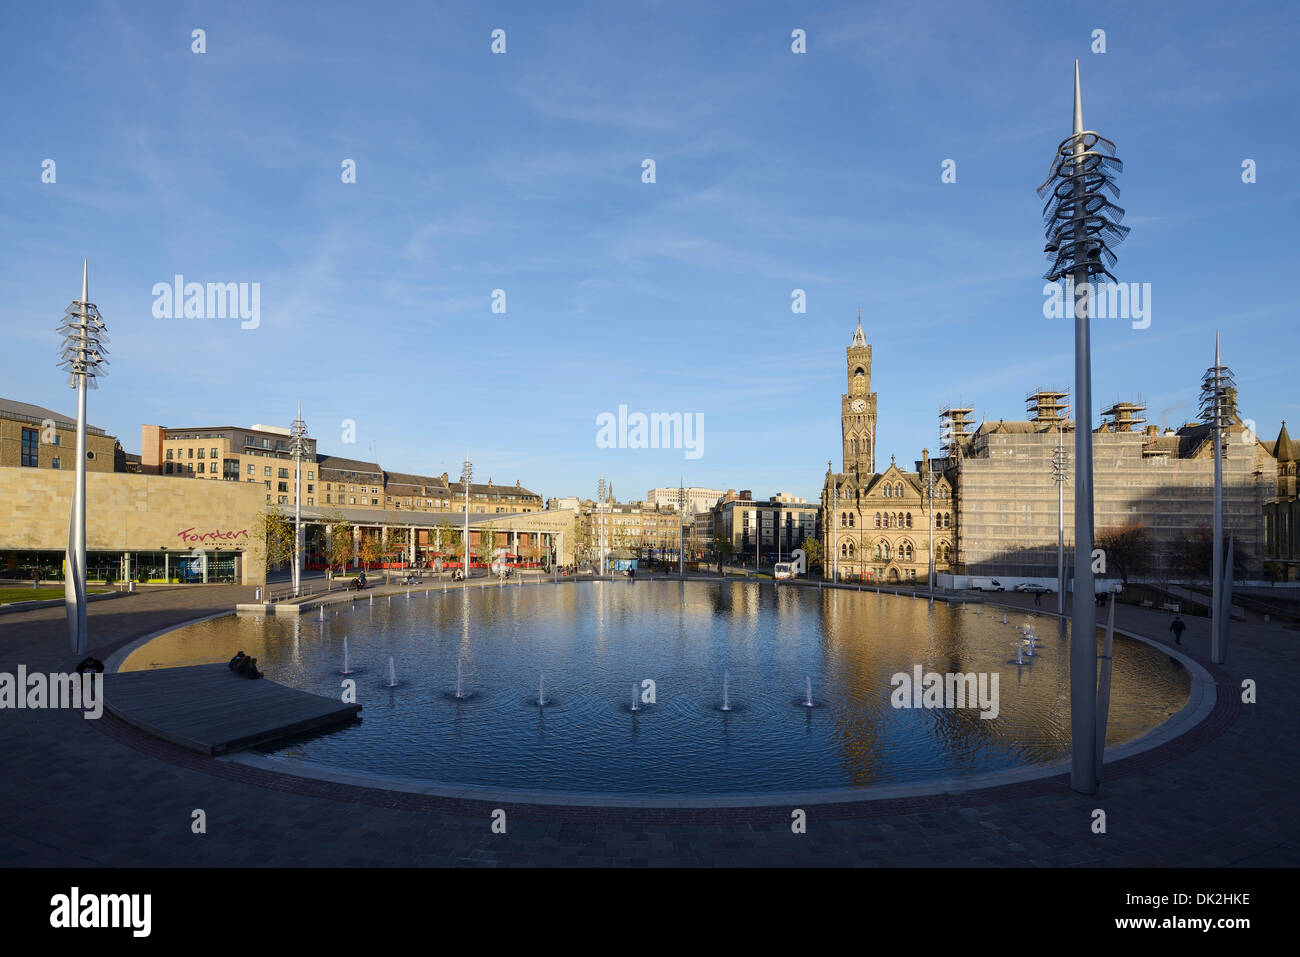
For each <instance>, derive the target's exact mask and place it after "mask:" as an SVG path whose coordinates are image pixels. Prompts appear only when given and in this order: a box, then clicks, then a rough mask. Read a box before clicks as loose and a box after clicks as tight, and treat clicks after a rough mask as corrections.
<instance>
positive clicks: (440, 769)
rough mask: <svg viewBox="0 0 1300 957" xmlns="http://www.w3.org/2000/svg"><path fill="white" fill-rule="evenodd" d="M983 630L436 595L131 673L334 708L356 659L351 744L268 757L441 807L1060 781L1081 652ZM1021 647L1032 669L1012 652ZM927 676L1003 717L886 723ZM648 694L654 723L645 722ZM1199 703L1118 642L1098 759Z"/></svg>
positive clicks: (561, 597)
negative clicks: (233, 678) (421, 792)
mask: <svg viewBox="0 0 1300 957" xmlns="http://www.w3.org/2000/svg"><path fill="white" fill-rule="evenodd" d="M978 607H979V606H977V605H974V604H970V605H967V606H966V607H965V610H963V609H962V606H961V605H960V603H958V604H956V605H948V604H946V603H944V602H936V603H935V604H934V606H933V607H931V606H930V604H929V602H927V601H925V600H924V599H921V600H917V599H912V598H910V597H899V596H892V595H877V594H875V593H874V592H870V591H863V592H857V591H843V590H835V589H828V590H824V591H819V590H818V589H816V588H807V587H800V586H786V585H782V586H776V587H774V586H773V585H772V584H770V583H769V584H764V585H759V584H746V583H739V582H735V583H725V584H724V583H720V582H713V583H709V582H688V583H681V582H662V581H660V582H651V581H638V582H634V583H630V582H626V581H617V582H585V583H567V584H562V585H551V584H544V585H530V586H525V587H517V586H506V587H504V588H496V587H489V588H481V589H480V588H473V589H470V590H468V591H461V590H459V589H452V590H450V591H448V592H446V593H444V592H442V591H441V590H440V589H435V590H434V591H432V592H427V593H421V592H415V593H413V594H412V595H411V596H410V597H409V598H407V597H406V596H405V595H398V596H396V597H393V598H392V599H391V600H390V599H388V598H387V597H385V596H376V597H375V598H374V600H373V603H372V602H371V601H370V600H368V596H367V597H362V598H361V599H360V600H359V601H357V602H356V603H353V604H343V605H335V606H331V607H327V608H326V609H325V616H326V617H325V619H324V620H321V619H320V618H318V617H317V614H318V613H316V612H314V611H313V612H312V613H311V614H307V615H303V616H302V617H300V618H288V617H266V618H263V617H249V616H242V617H236V616H234V615H230V616H226V617H223V618H218V619H214V620H212V621H208V622H203V623H200V624H196V625H191V626H188V627H185V628H182V629H179V630H177V631H174V632H171V633H169V634H167V635H164V636H163V637H161V638H159V639H156V640H155V641H153V642H150V643H149V644H147V645H145V646H144V647H142V648H140V649H138V650H137V651H135V652H134V653H133V654H132V655H131V656H130V657H129V658H128V660H127V662H126V664H125V666H124V667H125V669H126V670H135V669H140V668H150V667H176V666H178V665H184V664H197V663H201V662H213V661H224V660H227V659H229V658H230V657H231V656H232V655H234V653H235V652H236V651H238V650H243V651H245V652H246V653H248V654H250V655H254V656H256V657H257V659H258V662H259V665H260V667H261V668H262V669H263V670H264V671H265V672H266V674H267V676H268V677H269V678H271V679H272V680H275V681H279V682H282V683H284V684H287V685H290V686H292V687H295V688H299V689H302V690H304V691H311V692H315V693H317V694H322V695H330V696H338V695H340V694H341V692H342V683H343V682H344V681H345V676H344V674H343V670H344V642H345V639H346V642H347V656H348V659H349V662H348V665H349V671H350V672H351V673H350V674H349V675H347V676H346V678H347V679H351V680H353V681H355V682H356V691H357V700H358V701H359V702H360V703H361V705H362V706H363V711H362V721H361V722H360V723H359V724H357V725H354V726H351V727H348V728H343V729H339V730H335V731H331V732H328V733H323V734H319V735H315V736H312V737H310V738H306V739H300V740H295V741H293V742H291V743H289V744H287V745H285V746H283V747H281V748H279V749H277V750H275V751H273V752H272V753H273V755H275V756H276V757H279V758H283V759H286V760H299V761H308V762H311V763H313V764H319V765H326V766H329V767H331V768H336V769H341V770H347V771H349V772H353V773H368V774H375V775H383V776H388V777H398V778H407V779H418V780H421V781H425V782H431V783H433V782H436V783H441V784H458V785H468V786H480V787H496V788H521V789H528V790H538V789H541V790H554V791H570V792H588V793H619V794H628V793H644V794H721V793H728V794H734V793H745V792H773V791H804V790H817V789H828V788H842V787H870V786H872V785H880V784H899V783H907V782H917V781H924V780H931V779H936V778H944V777H951V776H954V775H966V774H977V773H983V772H991V771H998V770H1005V769H1010V768H1017V767H1023V766H1027V765H1038V764H1045V763H1051V762H1054V761H1058V760H1060V759H1063V758H1065V757H1066V756H1068V754H1069V635H1068V631H1066V632H1065V633H1062V632H1059V631H1058V630H1057V626H1056V623H1055V621H1054V620H1053V619H1051V618H1048V617H1034V616H1032V615H1031V614H1029V613H1026V612H1024V611H1020V612H1008V613H1007V617H1008V623H1007V624H1003V622H1002V617H1003V610H1002V609H998V608H996V607H991V606H985V607H983V608H982V609H980V611H981V613H980V614H976V609H977V608H978ZM1031 625H1032V626H1033V629H1034V632H1035V634H1036V635H1037V641H1036V642H1035V647H1034V654H1033V656H1032V657H1030V656H1028V655H1027V652H1028V648H1027V647H1025V646H1023V645H1022V640H1023V639H1022V634H1021V629H1024V628H1027V627H1029V626H1031ZM390 658H391V661H392V665H391V672H390V664H389V662H390ZM1017 658H1020V659H1022V660H1023V661H1024V662H1025V663H1024V664H1017V663H1016V662H1017ZM918 665H919V666H920V667H921V669H922V671H923V672H937V673H939V674H948V673H984V674H986V675H992V674H994V673H996V674H997V675H998V693H999V694H998V714H997V717H996V718H994V719H992V720H989V719H985V718H981V717H980V713H981V712H980V710H979V709H978V707H968V708H965V709H948V708H896V707H894V706H893V705H892V704H891V695H892V694H893V692H894V690H895V685H894V683H893V682H892V680H891V679H892V678H893V676H894V675H895V674H898V673H906V674H908V675H909V676H911V675H912V674H913V673H914V668H915V667H916V666H918ZM647 680H648V681H650V682H653V697H654V700H653V702H651V701H646V700H643V699H644V698H646V697H649V692H650V690H651V686H650V685H647V684H645V682H646V681H647ZM634 685H635V686H636V688H637V689H638V694H637V699H636V708H635V710H634V709H633V686H634ZM458 686H459V687H460V690H461V696H460V697H459V698H458V697H457V687H458ZM1189 688H1190V676H1189V675H1188V673H1187V672H1186V670H1185V669H1184V668H1183V667H1182V666H1181V665H1179V664H1178V663H1177V662H1176V661H1174V660H1173V659H1172V658H1170V657H1169V656H1168V655H1166V654H1164V653H1163V652H1161V651H1159V650H1158V649H1155V648H1152V647H1150V646H1148V645H1146V644H1143V643H1141V642H1137V641H1132V640H1128V639H1124V638H1120V637H1117V638H1116V644H1115V656H1114V674H1113V682H1112V691H1111V710H1110V724H1109V730H1108V734H1107V742H1108V743H1109V744H1111V745H1114V744H1118V743H1121V742H1124V741H1128V740H1131V739H1133V738H1135V737H1137V736H1139V735H1141V734H1142V733H1144V732H1146V731H1148V730H1150V729H1151V728H1153V727H1155V726H1156V725H1158V724H1160V723H1161V722H1163V721H1165V720H1166V719H1167V718H1168V717H1169V716H1171V715H1172V714H1174V713H1176V712H1177V711H1178V710H1180V709H1181V708H1182V707H1183V705H1184V704H1186V702H1187V698H1188V692H1189ZM539 692H540V696H541V699H542V701H543V703H542V704H541V705H540V706H539V704H538V699H539ZM809 695H811V701H812V705H811V706H809V704H808V701H809V700H810V699H809ZM724 704H725V706H726V709H725V710H724Z"/></svg>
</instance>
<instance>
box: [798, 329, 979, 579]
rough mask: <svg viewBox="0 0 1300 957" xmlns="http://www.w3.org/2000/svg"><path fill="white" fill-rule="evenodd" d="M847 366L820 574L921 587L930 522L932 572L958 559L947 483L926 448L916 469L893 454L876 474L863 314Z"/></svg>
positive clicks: (825, 502) (829, 474)
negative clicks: (838, 449) (837, 466)
mask: <svg viewBox="0 0 1300 957" xmlns="http://www.w3.org/2000/svg"><path fill="white" fill-rule="evenodd" d="M845 361H846V365H847V375H848V390H847V391H846V392H845V393H844V394H843V395H841V396H840V433H841V439H842V449H841V456H842V461H843V469H842V470H841V471H839V472H835V471H832V469H831V463H829V462H828V463H827V466H826V477H825V480H824V482H823V485H822V494H821V506H820V511H821V541H822V549H823V559H822V574H823V576H824V577H825V578H831V577H833V576H838V578H839V579H840V580H842V581H856V582H876V583H884V584H900V583H908V582H917V581H921V582H924V581H925V580H926V579H927V577H928V575H929V568H930V523H931V521H932V520H933V521H934V522H935V523H936V527H935V529H934V554H935V566H936V571H947V570H949V568H950V562H951V560H952V559H953V558H954V556H955V542H956V528H955V521H956V513H955V509H954V508H953V507H952V482H951V480H950V479H949V478H948V477H947V476H946V475H944V474H941V473H940V472H938V471H937V470H934V469H932V467H931V463H930V458H929V453H928V451H927V450H922V453H921V461H919V462H917V463H916V469H915V471H907V470H905V469H903V468H900V467H899V466H898V464H897V462H896V461H895V460H894V457H893V456H892V455H891V456H890V463H889V466H888V468H886V469H884V470H883V471H881V472H877V471H876V424H877V418H876V416H877V397H876V393H874V392H872V391H871V346H869V345H867V342H866V337H865V336H864V335H863V332H862V318H861V316H859V317H858V328H857V331H856V332H854V334H853V341H852V343H851V344H850V345H849V347H848V348H847V349H846V350H845ZM931 479H933V486H934V487H933V490H932V493H931V490H930V489H929V487H928V486H929V484H930V482H931ZM931 502H933V508H931ZM932 514H933V515H934V518H933V519H932V518H931V515H932Z"/></svg>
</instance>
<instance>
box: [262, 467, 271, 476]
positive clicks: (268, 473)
mask: <svg viewBox="0 0 1300 957" xmlns="http://www.w3.org/2000/svg"><path fill="white" fill-rule="evenodd" d="M262 474H263V475H265V476H266V477H267V478H270V477H271V466H269V465H264V466H262Z"/></svg>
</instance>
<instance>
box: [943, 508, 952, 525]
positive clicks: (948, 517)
mask: <svg viewBox="0 0 1300 957" xmlns="http://www.w3.org/2000/svg"><path fill="white" fill-rule="evenodd" d="M943 527H944V528H952V515H950V514H949V513H947V512H944V513H943Z"/></svg>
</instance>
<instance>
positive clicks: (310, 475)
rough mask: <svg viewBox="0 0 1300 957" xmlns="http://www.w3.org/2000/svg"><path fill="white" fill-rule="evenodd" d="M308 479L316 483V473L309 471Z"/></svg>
mask: <svg viewBox="0 0 1300 957" xmlns="http://www.w3.org/2000/svg"><path fill="white" fill-rule="evenodd" d="M307 478H308V479H310V480H311V481H313V482H314V481H316V473H315V472H314V471H308V472H307Z"/></svg>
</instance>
